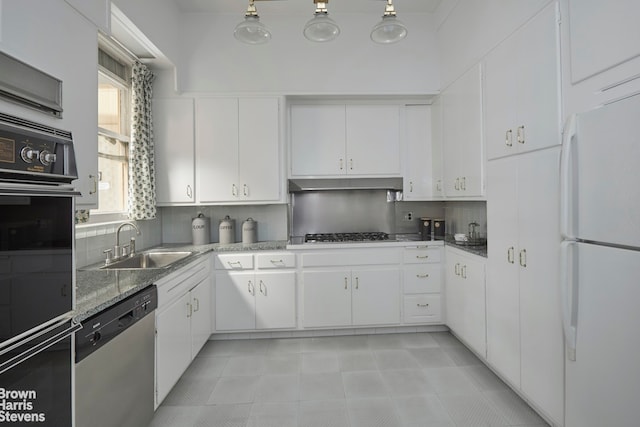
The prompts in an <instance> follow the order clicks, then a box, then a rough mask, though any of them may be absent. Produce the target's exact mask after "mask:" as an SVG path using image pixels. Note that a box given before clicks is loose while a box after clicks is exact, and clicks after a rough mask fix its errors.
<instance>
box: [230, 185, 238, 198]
mask: <svg viewBox="0 0 640 427" xmlns="http://www.w3.org/2000/svg"><path fill="white" fill-rule="evenodd" d="M231 195H232V196H234V197H236V196H237V195H238V188H237V187H236V185H235V184H231Z"/></svg>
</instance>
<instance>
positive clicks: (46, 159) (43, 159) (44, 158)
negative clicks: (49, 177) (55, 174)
mask: <svg viewBox="0 0 640 427" xmlns="http://www.w3.org/2000/svg"><path fill="white" fill-rule="evenodd" d="M55 161H56V155H55V154H53V153H51V152H49V151H47V150H44V151H43V152H41V153H40V163H42V164H43V165H45V166H49V165H50V164H51V163H54V162H55Z"/></svg>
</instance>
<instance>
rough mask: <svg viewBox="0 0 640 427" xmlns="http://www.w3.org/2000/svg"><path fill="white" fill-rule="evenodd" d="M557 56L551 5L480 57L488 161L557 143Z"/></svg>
mask: <svg viewBox="0 0 640 427" xmlns="http://www.w3.org/2000/svg"><path fill="white" fill-rule="evenodd" d="M558 54H559V52H558V24H557V18H556V7H555V5H554V4H551V5H549V6H548V7H547V8H546V9H544V10H543V11H542V12H541V13H540V14H539V15H537V16H536V17H535V18H533V19H532V20H531V21H529V22H528V23H527V24H526V25H525V26H524V27H522V28H521V29H520V30H518V31H517V32H516V33H515V34H514V35H512V36H511V37H509V38H508V39H507V40H505V41H504V42H503V43H501V44H500V45H499V46H498V47H497V48H496V49H495V50H494V51H492V52H491V53H490V54H489V55H488V56H487V57H486V60H485V73H484V78H485V88H484V102H485V104H484V105H485V136H486V138H485V139H486V142H487V158H488V159H495V158H499V157H503V156H508V155H511V154H517V153H520V152H525V151H533V150H537V149H540V148H545V147H550V146H553V145H557V144H559V139H558V135H559V117H560V116H559V105H560V101H559V97H560V90H559V89H560V88H559V72H558V70H559V68H558V60H559V56H558Z"/></svg>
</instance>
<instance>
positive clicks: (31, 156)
mask: <svg viewBox="0 0 640 427" xmlns="http://www.w3.org/2000/svg"><path fill="white" fill-rule="evenodd" d="M39 155H40V153H39V152H38V150H34V149H33V148H31V147H24V148H23V149H22V150H20V157H22V160H24V161H25V162H26V163H33V161H34V160H36V159H37V158H38V156H39Z"/></svg>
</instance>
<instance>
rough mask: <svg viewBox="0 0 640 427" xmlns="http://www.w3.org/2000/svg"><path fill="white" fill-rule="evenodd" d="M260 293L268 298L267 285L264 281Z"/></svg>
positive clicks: (261, 283) (261, 282)
mask: <svg viewBox="0 0 640 427" xmlns="http://www.w3.org/2000/svg"><path fill="white" fill-rule="evenodd" d="M260 293H261V294H262V295H264V296H265V297H266V296H267V285H265V284H264V282H263V281H262V280H260Z"/></svg>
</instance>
